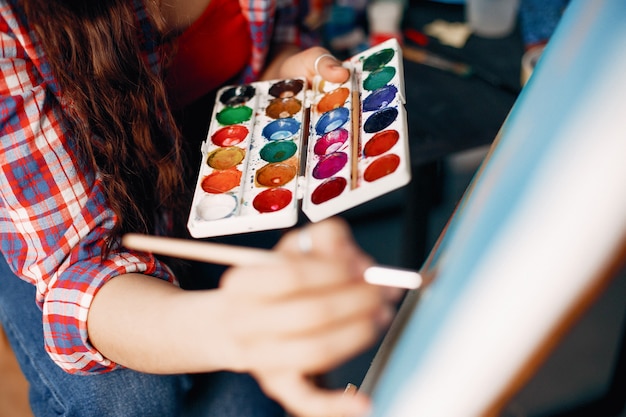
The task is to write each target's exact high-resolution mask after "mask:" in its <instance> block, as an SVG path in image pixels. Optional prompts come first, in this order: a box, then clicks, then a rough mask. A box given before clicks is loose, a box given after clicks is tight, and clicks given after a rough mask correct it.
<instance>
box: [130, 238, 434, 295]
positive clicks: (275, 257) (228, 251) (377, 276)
mask: <svg viewBox="0 0 626 417" xmlns="http://www.w3.org/2000/svg"><path fill="white" fill-rule="evenodd" d="M122 245H123V246H124V247H126V248H128V249H135V250H140V251H144V252H151V253H156V254H160V255H167V256H171V257H175V258H182V259H189V260H193V261H200V262H207V263H216V264H220V265H240V266H255V265H272V264H277V263H278V262H281V261H282V260H284V259H285V258H284V256H283V255H280V254H278V253H276V252H273V251H271V250H267V249H259V248H248V247H244V246H235V245H227V244H222V243H211V242H201V241H196V240H190V239H177V238H170V237H161V236H151V235H142V234H137V233H129V234H126V235H124V236H123V237H122ZM364 279H365V281H367V282H368V283H370V284H374V285H383V286H389V287H398V288H406V289H416V288H418V287H419V286H420V285H421V283H422V277H421V275H420V274H419V273H417V272H415V271H410V270H406V269H402V268H395V267H386V266H378V265H376V266H371V267H369V268H368V269H367V270H366V271H365V275H364Z"/></svg>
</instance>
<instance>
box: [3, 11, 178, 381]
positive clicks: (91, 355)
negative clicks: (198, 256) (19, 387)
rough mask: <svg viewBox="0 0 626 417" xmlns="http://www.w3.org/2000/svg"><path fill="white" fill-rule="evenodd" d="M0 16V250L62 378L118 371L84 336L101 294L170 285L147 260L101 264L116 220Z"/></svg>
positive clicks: (21, 36) (25, 51)
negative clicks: (26, 286)
mask: <svg viewBox="0 0 626 417" xmlns="http://www.w3.org/2000/svg"><path fill="white" fill-rule="evenodd" d="M3 7H5V6H3ZM0 12H1V13H2V16H1V17H0V158H1V163H0V171H1V172H0V250H1V251H2V255H3V256H4V257H5V258H6V260H7V263H8V264H9V265H10V267H11V268H12V270H13V271H14V272H15V274H16V275H18V276H19V277H20V278H22V279H24V280H26V281H28V282H30V283H32V284H33V285H35V286H36V294H37V299H36V302H37V303H38V305H39V306H40V307H41V309H42V311H43V332H44V340H45V348H46V350H47V352H48V353H49V355H50V357H51V358H52V359H53V360H54V361H55V362H56V363H57V364H58V365H59V366H60V367H61V368H63V369H64V370H66V371H67V372H69V373H75V374H88V373H100V372H106V371H109V370H112V369H115V368H116V367H117V366H118V365H117V364H115V363H113V362H111V361H109V360H107V359H106V358H105V357H103V355H101V354H100V353H99V352H98V351H97V350H96V349H95V348H94V347H93V346H92V345H91V344H90V343H89V338H88V334H87V315H88V311H89V308H90V306H91V302H92V300H93V298H94V296H95V294H96V293H97V291H98V289H100V288H101V287H102V286H103V285H104V283H106V282H107V281H108V280H109V279H111V278H113V277H115V276H117V275H119V274H124V273H130V272H140V273H144V274H148V275H153V276H155V277H158V278H161V279H164V280H169V281H171V282H173V283H175V278H174V277H173V274H172V273H171V271H170V270H169V268H168V267H167V266H165V265H164V264H161V263H160V262H159V261H158V260H157V259H155V258H154V257H152V256H150V255H147V254H144V253H140V252H115V253H113V254H112V255H111V256H110V257H109V258H107V259H106V260H103V259H102V258H101V248H102V242H103V240H104V239H106V236H107V234H108V232H109V231H110V230H111V228H112V227H113V225H114V224H115V221H116V217H115V215H114V213H113V211H112V210H111V209H110V207H109V206H108V204H107V202H106V199H105V197H104V193H103V189H102V180H101V178H100V177H99V176H98V174H97V173H95V172H92V171H91V170H88V169H85V166H83V165H82V164H81V163H80V160H79V158H78V157H77V151H76V149H75V148H74V147H73V145H72V141H71V140H70V137H71V131H70V130H69V128H68V126H69V124H68V123H67V119H66V116H65V113H64V108H63V105H62V101H61V100H60V98H59V96H58V95H57V94H56V93H55V89H54V86H53V81H52V78H51V77H50V76H49V74H46V73H45V72H46V67H45V65H43V64H42V62H41V61H40V60H39V58H38V49H37V47H36V46H35V45H33V42H32V40H31V39H30V38H29V36H28V32H27V31H26V30H25V29H23V27H21V26H20V25H19V23H18V21H17V20H16V18H15V16H13V15H11V14H10V13H9V12H8V11H7V10H0ZM34 301H35V300H34Z"/></svg>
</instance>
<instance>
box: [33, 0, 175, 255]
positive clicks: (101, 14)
mask: <svg viewBox="0 0 626 417" xmlns="http://www.w3.org/2000/svg"><path fill="white" fill-rule="evenodd" d="M24 4H25V5H26V7H25V12H26V15H27V17H28V19H29V24H31V25H32V26H33V27H34V29H35V30H36V31H37V33H38V35H39V38H40V41H41V42H42V45H43V48H44V51H45V53H46V55H47V59H48V61H49V64H50V65H51V67H52V70H53V73H54V74H55V76H56V78H57V80H58V84H59V86H60V89H61V92H62V94H63V96H64V98H66V99H67V100H68V102H69V103H70V104H69V109H70V112H71V120H72V127H73V131H74V135H75V138H76V143H77V145H78V147H79V149H80V151H81V155H82V157H83V159H84V161H85V163H86V164H88V166H90V167H91V169H93V170H97V171H98V172H99V173H100V174H101V175H102V178H103V186H104V191H105V195H106V198H107V199H108V202H109V204H110V206H111V207H112V209H113V210H114V212H115V214H116V216H117V223H116V225H115V226H114V228H113V229H112V230H111V232H110V236H109V239H107V243H106V245H105V247H104V253H105V255H106V254H107V253H109V251H110V250H111V249H112V248H113V247H114V246H115V245H116V244H117V242H118V241H119V239H118V238H119V237H120V236H121V234H123V233H126V232H130V231H134V232H142V233H153V232H154V228H155V226H156V225H157V224H158V223H159V221H160V220H159V219H160V218H162V217H163V215H164V213H172V212H173V213H174V214H175V215H174V216H172V219H173V220H174V222H175V223H176V220H180V218H182V217H186V216H185V215H183V214H182V213H184V211H181V210H183V209H184V204H185V201H186V200H185V198H181V193H182V192H183V190H184V189H185V188H184V183H185V181H184V178H183V176H182V171H183V169H182V167H183V164H182V145H181V135H180V133H179V130H178V129H177V127H176V123H175V120H174V118H173V117H172V114H171V112H170V110H169V108H168V104H167V94H166V90H165V87H164V83H163V80H162V78H163V77H162V74H158V73H156V72H155V71H154V70H153V68H151V66H150V63H148V62H147V60H146V59H144V57H143V55H142V52H141V50H142V49H141V46H142V45H141V42H142V40H141V37H140V36H138V29H137V27H136V26H137V25H136V23H137V18H136V15H135V11H134V8H135V7H136V1H132V0H97V1H85V0H25V1H24ZM145 7H146V8H147V10H148V14H149V16H150V18H151V19H152V24H153V25H154V26H155V28H156V29H157V31H156V33H157V34H158V33H159V31H161V33H162V28H163V26H164V25H163V22H162V20H161V19H160V17H159V16H160V14H159V10H158V5H157V4H156V2H154V1H152V0H146V4H145ZM178 223H180V224H178V226H179V227H180V226H181V225H182V222H180V221H179V222H178Z"/></svg>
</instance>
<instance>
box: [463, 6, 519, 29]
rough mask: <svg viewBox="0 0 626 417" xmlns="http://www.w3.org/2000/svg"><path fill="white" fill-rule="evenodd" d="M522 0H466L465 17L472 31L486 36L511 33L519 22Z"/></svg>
mask: <svg viewBox="0 0 626 417" xmlns="http://www.w3.org/2000/svg"><path fill="white" fill-rule="evenodd" d="M519 2H520V0H466V2H465V18H466V20H467V23H468V24H469V26H470V28H471V29H472V32H473V33H474V34H475V35H477V36H481V37H484V38H503V37H505V36H508V35H510V34H511V33H512V32H513V29H514V28H515V24H516V23H517V12H518V9H519Z"/></svg>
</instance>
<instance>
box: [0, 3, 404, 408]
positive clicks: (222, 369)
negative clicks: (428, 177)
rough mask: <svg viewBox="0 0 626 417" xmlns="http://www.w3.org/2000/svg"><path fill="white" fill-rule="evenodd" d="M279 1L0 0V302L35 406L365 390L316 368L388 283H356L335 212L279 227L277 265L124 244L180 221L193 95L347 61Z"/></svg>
mask: <svg viewBox="0 0 626 417" xmlns="http://www.w3.org/2000/svg"><path fill="white" fill-rule="evenodd" d="M279 3H280V4H278V3H277V2H276V1H274V0H250V1H248V0H160V1H158V0H98V1H93V2H91V1H83V0H0V36H1V38H0V126H1V132H0V153H1V154H2V163H1V165H0V169H1V170H2V175H0V235H1V236H0V241H1V243H0V244H1V251H2V255H3V256H2V257H0V320H1V321H2V325H3V327H4V328H5V330H6V332H7V334H8V335H9V338H10V340H11V344H12V346H13V349H14V350H15V353H16V356H17V357H18V360H19V361H20V365H21V367H22V370H23V372H24V374H25V375H26V377H27V378H28V380H29V383H30V387H31V388H30V389H31V392H30V398H31V407H32V409H33V412H34V413H35V414H36V415H38V416H47V415H64V416H81V417H85V416H125V417H128V416H152V415H158V416H169V415H172V416H180V415H204V416H209V415H210V416H273V415H283V413H284V411H283V410H282V408H281V407H280V406H278V405H277V404H276V403H275V402H274V401H273V400H276V401H278V403H280V404H281V406H282V407H285V408H286V409H287V410H288V411H289V412H290V413H292V414H294V415H302V416H330V415H345V416H351V415H359V414H362V413H363V412H365V410H366V409H367V406H368V404H367V399H366V398H363V397H362V396H360V395H357V396H354V397H352V396H350V397H344V396H342V394H341V392H330V391H325V390H321V389H319V388H317V387H316V386H315V385H313V384H312V382H311V379H310V376H311V375H315V374H317V373H321V372H324V371H326V370H328V369H331V368H332V367H334V366H337V365H338V364H339V363H341V362H342V361H344V360H346V359H348V358H349V357H351V356H352V355H354V354H356V353H358V352H360V351H362V350H363V349H365V348H366V347H368V346H369V345H371V343H373V342H374V341H375V340H376V339H377V337H378V331H379V329H380V327H381V326H385V325H386V324H387V323H388V322H389V320H390V317H391V305H392V304H393V302H394V298H395V297H396V296H397V294H394V293H389V292H383V291H382V290H381V289H379V288H374V287H373V286H368V285H366V284H364V283H363V280H362V278H361V276H362V272H363V270H364V268H366V267H367V266H368V265H369V263H370V260H369V258H368V257H367V256H366V255H364V254H363V253H362V252H361V251H360V250H359V249H358V248H357V247H356V246H355V244H354V243H353V241H352V240H351V237H350V234H349V231H348V230H347V228H346V226H345V225H344V224H342V223H341V222H339V221H336V220H333V221H328V222H323V223H320V224H318V225H315V226H311V227H308V228H307V229H306V231H307V234H308V236H309V238H310V240H311V245H310V246H311V250H310V251H308V252H307V253H302V252H301V251H299V250H298V249H297V247H298V244H297V242H298V239H299V237H298V235H297V234H296V232H290V233H287V234H286V235H285V236H284V237H283V238H282V239H281V241H280V242H279V243H278V245H277V246H276V249H275V250H276V251H277V252H278V253H280V254H283V255H284V262H283V263H281V265H273V266H263V267H256V268H250V267H238V268H232V269H229V270H228V271H227V272H226V273H225V274H224V276H223V277H222V278H221V280H220V284H219V287H218V288H215V289H206V290H204V289H203V290H195V291H191V290H186V289H184V288H182V287H181V285H179V283H180V282H183V279H186V280H187V281H189V280H191V281H193V280H195V281H198V280H203V279H205V278H206V277H204V276H200V275H193V271H192V270H189V269H188V268H182V267H179V265H177V264H176V263H172V262H167V261H165V260H163V259H158V258H156V257H154V256H152V255H151V254H148V253H142V252H138V251H130V250H127V249H125V248H123V247H121V245H120V238H121V236H122V235H123V234H124V233H127V232H141V233H153V234H168V235H181V234H182V231H184V225H183V223H184V220H185V218H186V213H187V210H188V208H187V206H188V203H189V200H188V198H187V197H188V192H187V190H188V187H186V182H187V180H189V179H191V178H193V176H194V172H193V169H194V168H195V166H196V164H195V163H190V162H189V161H190V158H191V157H190V155H193V154H194V153H196V154H197V153H199V152H198V151H197V147H196V148H194V146H193V145H194V141H196V142H197V141H198V140H201V139H202V132H203V129H205V128H206V124H207V123H208V121H207V120H206V116H205V119H201V118H197V117H191V115H194V114H195V113H194V112H193V109H194V106H195V105H196V104H197V103H201V102H202V99H203V97H206V96H209V97H210V93H211V92H212V91H214V90H215V89H216V88H217V87H219V86H220V85H222V84H224V83H226V82H230V81H237V82H247V81H252V80H255V79H258V78H266V79H275V78H289V77H294V76H302V75H304V76H307V77H308V78H309V79H310V78H311V77H312V76H313V75H314V74H315V72H316V71H319V73H320V74H321V75H322V76H323V77H325V78H327V79H328V80H330V81H335V82H339V81H342V80H344V79H346V77H347V76H348V74H347V71H346V70H345V69H344V68H342V67H341V66H340V65H339V63H338V62H337V61H336V60H334V59H333V58H332V57H326V56H325V54H327V53H328V51H326V50H325V49H323V48H320V47H308V48H306V46H307V45H308V43H307V42H308V41H306V39H307V36H308V34H307V33H306V30H304V29H303V28H302V26H300V25H298V21H299V20H300V19H301V18H304V17H306V11H304V12H303V11H302V10H300V9H298V7H297V4H296V2H294V3H291V2H290V1H288V0H285V1H281V2H279ZM303 4H304V3H302V2H300V5H301V6H302V5H303ZM316 64H317V65H316ZM316 66H317V68H315V67H316ZM205 114H206V115H208V114H210V112H209V111H206V113H205ZM193 122H199V125H197V126H196V125H194V123H193ZM198 132H200V133H198ZM190 143H191V145H190ZM187 147H189V148H190V149H191V152H187V149H186V148H187ZM175 270H176V271H177V272H174V271H175ZM250 376H252V377H253V378H251V377H250ZM259 386H260V389H259ZM266 395H267V396H269V397H270V398H272V399H273V400H270V399H269V398H267V396H266Z"/></svg>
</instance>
